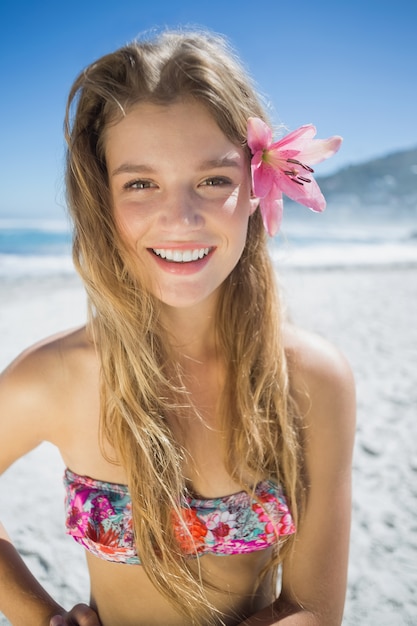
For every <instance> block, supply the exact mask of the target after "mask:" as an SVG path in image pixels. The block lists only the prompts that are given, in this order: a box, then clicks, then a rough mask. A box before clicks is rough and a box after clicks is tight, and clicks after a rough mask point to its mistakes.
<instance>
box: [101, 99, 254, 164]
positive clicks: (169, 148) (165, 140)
mask: <svg viewBox="0 0 417 626" xmlns="http://www.w3.org/2000/svg"><path fill="white" fill-rule="evenodd" d="M104 148H105V153H106V160H107V161H114V160H118V159H120V158H123V159H126V158H131V157H134V156H136V157H138V156H141V157H142V158H146V159H150V160H152V159H153V158H157V159H159V160H160V159H161V158H162V156H163V155H167V154H170V156H171V157H172V156H173V155H175V153H177V154H178V158H184V154H189V155H192V158H196V157H197V156H198V157H199V158H205V159H215V158H222V157H224V156H226V155H227V154H228V153H230V152H233V153H234V154H235V155H236V156H239V157H240V158H243V149H242V148H241V146H237V145H236V144H234V143H233V142H232V141H231V140H230V139H229V138H228V137H226V135H225V134H224V133H223V131H222V130H221V129H220V127H219V126H218V124H217V122H216V120H215V118H214V117H213V115H212V114H211V113H210V112H209V111H208V109H207V108H206V107H205V106H204V105H202V104H201V103H199V102H196V101H194V100H183V101H176V102H174V103H172V104H169V105H159V104H153V103H149V102H143V103H139V104H137V105H135V106H133V107H132V108H131V109H130V110H129V111H128V112H127V113H126V115H125V116H124V117H123V118H122V119H121V120H119V121H117V122H116V123H114V124H112V125H109V126H108V128H107V129H106V133H105V137H104Z"/></svg>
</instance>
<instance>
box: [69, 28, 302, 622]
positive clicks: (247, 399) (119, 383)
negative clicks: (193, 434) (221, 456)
mask: <svg viewBox="0 0 417 626" xmlns="http://www.w3.org/2000/svg"><path fill="white" fill-rule="evenodd" d="M184 97H187V98H194V99H196V100H197V101H198V102H200V103H202V104H203V105H204V106H206V107H207V109H208V111H209V112H210V113H211V114H212V116H213V118H214V119H215V120H216V122H217V124H218V126H219V127H220V129H221V130H222V131H223V132H224V133H225V135H226V136H227V137H228V138H229V139H230V140H231V141H232V142H233V143H235V144H236V145H240V146H243V147H244V149H245V150H246V151H247V154H248V162H249V151H248V148H247V145H246V125H247V119H248V117H250V116H258V117H261V118H263V119H265V113H264V111H263V108H262V106H261V104H260V101H259V97H258V96H257V94H256V91H255V89H254V87H253V85H252V83H251V81H250V79H249V78H248V76H247V74H246V72H245V71H244V70H243V68H242V67H241V65H240V63H239V62H238V61H237V59H236V58H235V56H234V54H233V53H232V51H231V50H230V48H229V47H228V45H227V44H226V42H225V41H224V40H223V39H222V38H220V37H217V36H214V35H213V36H212V35H208V34H202V33H181V32H167V33H163V34H161V35H160V36H159V37H157V38H156V39H155V40H152V41H142V42H135V43H132V44H131V45H127V46H125V47H123V48H121V49H119V50H117V51H116V52H114V53H112V54H109V55H107V56H104V57H102V58H101V59H99V60H98V61H96V62H95V63H93V64H91V65H90V66H89V67H88V68H87V69H86V70H85V71H83V72H82V73H81V74H80V75H79V76H78V78H77V79H76V80H75V82H74V85H73V87H72V89H71V92H70V95H69V100H68V107H67V115H66V139H67V142H68V152H67V196H68V205H69V209H70V212H71V215H72V218H73V222H74V240H73V255H74V262H75V265H76V268H77V270H78V272H79V273H80V275H81V277H82V279H83V281H84V283H85V287H86V290H87V293H88V297H89V303H90V328H91V330H92V333H93V337H94V341H95V344H96V348H97V351H98V354H99V358H100V362H101V387H100V395H101V428H102V436H103V438H104V439H103V440H108V441H111V444H112V446H113V447H114V449H115V451H116V454H117V459H118V461H119V462H121V463H122V465H123V467H124V468H125V470H126V472H127V476H128V487H129V491H130V494H131V498H132V510H133V520H134V530H135V540H136V544H137V546H138V552H139V554H140V559H141V563H142V565H143V567H144V568H145V571H146V573H147V575H148V576H149V578H150V579H151V581H152V582H153V584H154V585H155V586H156V587H157V588H158V589H159V590H160V592H162V593H163V594H164V595H165V596H166V597H167V598H168V600H169V601H170V602H171V603H172V604H173V605H174V607H175V608H176V610H177V611H179V612H180V613H182V614H184V615H185V616H187V618H188V620H191V622H192V623H196V624H197V623H198V624H201V623H205V624H209V623H218V620H219V617H218V616H217V617H216V610H215V609H214V608H213V607H212V606H211V605H210V603H209V602H208V599H207V597H206V593H205V589H206V588H207V583H205V582H204V581H203V580H202V579H201V575H200V576H199V575H196V574H195V573H193V572H192V571H191V570H190V568H189V566H188V563H187V560H186V558H185V557H184V556H183V554H182V553H181V550H180V549H179V547H178V545H177V541H176V539H175V536H174V531H173V523H172V522H173V511H174V512H176V514H177V515H178V516H180V511H179V505H180V501H181V495H182V494H183V493H184V491H185V487H186V485H185V479H184V476H183V471H182V468H183V462H184V455H185V451H184V449H183V447H182V446H181V444H180V443H179V442H178V441H176V440H175V439H174V437H173V435H172V432H171V430H170V428H169V426H168V424H167V420H166V417H167V416H168V415H174V416H175V415H179V416H181V414H182V413H183V412H184V411H190V409H191V408H192V406H191V402H190V399H189V398H188V394H187V392H186V391H185V389H184V387H183V386H182V384H181V372H180V370H179V368H178V367H177V368H176V367H175V363H173V362H172V359H171V358H170V354H169V351H168V350H167V348H166V345H167V341H166V339H167V337H166V332H165V331H164V329H163V327H162V324H161V321H160V316H159V303H158V301H157V300H156V299H155V298H153V297H152V296H151V294H150V293H149V291H148V290H147V289H146V285H145V283H141V280H140V279H139V278H138V277H137V276H136V275H135V277H133V276H132V273H131V272H130V271H129V261H128V256H129V255H128V251H127V250H126V249H125V248H124V246H123V242H122V241H121V240H120V238H119V236H118V233H117V230H116V228H115V224H114V221H113V215H112V208H111V202H110V196H109V187H108V178H107V170H106V162H105V158H104V142H105V131H106V128H107V127H108V125H109V124H113V123H115V122H117V120H119V119H121V117H122V116H123V115H125V114H126V113H127V112H128V111H129V110H130V109H131V107H133V106H134V105H135V104H137V103H139V102H150V103H156V104H169V103H172V102H174V101H176V100H178V99H179V98H184ZM281 317H282V313H281V311H280V306H279V298H278V297H277V292H276V287H275V277H274V271H273V268H272V266H271V262H270V259H269V255H268V251H267V244H266V236H265V232H264V229H263V225H262V220H261V216H260V214H259V211H256V212H255V213H254V214H253V215H252V216H251V217H250V220H249V226H248V234H247V241H246V245H245V248H244V251H243V254H242V257H241V259H240V261H239V262H238V264H237V266H236V267H235V269H234V270H233V271H232V272H231V274H230V275H229V276H228V278H227V279H226V281H225V282H224V284H223V286H222V289H221V295H220V298H219V305H218V311H217V324H216V328H217V329H218V330H217V332H218V337H217V340H218V346H217V348H218V351H219V354H220V355H221V356H222V358H223V360H224V362H225V363H226V367H227V376H226V382H225V388H224V391H223V393H222V397H221V399H220V402H219V407H218V410H219V414H220V415H221V416H222V420H223V421H222V425H223V429H224V432H225V435H226V438H227V450H228V456H227V459H225V463H226V466H227V469H228V471H229V472H230V475H231V476H232V477H233V478H234V479H235V480H236V481H237V482H239V483H240V484H241V485H242V488H243V489H246V490H248V491H251V487H252V486H249V485H247V484H246V483H245V480H244V476H245V475H247V474H248V470H249V472H250V474H251V475H254V476H258V477H265V476H268V477H271V478H275V479H276V480H278V481H279V482H280V483H281V484H282V485H283V487H284V489H285V491H286V493H287V497H288V499H289V502H290V506H291V508H292V512H293V515H294V516H295V517H296V516H297V501H298V494H299V474H300V473H299V470H298V448H299V446H298V433H297V425H296V411H295V409H294V406H293V402H292V400H291V396H290V393H289V380H288V372H287V364H286V359H285V354H284V348H283V344H282V337H281V321H282V320H281ZM186 531H187V529H184V532H186ZM281 543H282V544H283V545H282V546H281V547H280V550H279V551H278V550H277V551H276V554H275V556H274V558H273V559H272V560H271V563H270V564H269V566H268V568H275V569H276V566H277V564H278V563H279V561H280V560H281V559H282V558H283V555H284V554H285V553H286V551H287V550H288V547H289V545H290V543H291V541H289V542H286V543H285V542H281Z"/></svg>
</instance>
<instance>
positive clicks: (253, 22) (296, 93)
mask: <svg viewBox="0 0 417 626" xmlns="http://www.w3.org/2000/svg"><path fill="white" fill-rule="evenodd" d="M184 25H191V26H192V25H196V26H199V27H207V28H209V29H210V30H214V31H216V32H219V33H222V34H224V35H226V36H227V37H228V38H229V40H230V41H231V43H232V45H233V46H234V47H235V48H236V49H237V51H238V53H239V54H240V56H241V58H242V59H243V61H244V63H245V64H246V66H247V68H248V69H249V71H250V72H251V74H252V75H253V76H254V78H255V80H256V82H257V85H258V87H259V90H260V91H261V92H262V93H263V94H265V95H266V96H267V97H268V99H269V100H270V102H271V105H272V107H273V111H274V114H273V120H274V121H275V122H276V123H279V122H282V123H284V124H285V125H286V126H287V127H288V128H289V129H291V130H292V129H294V128H296V127H297V126H299V125H301V124H304V123H309V122H312V123H314V124H315V125H316V126H317V129H318V136H319V137H327V136H329V135H332V134H340V135H342V136H343V137H344V144H343V146H342V149H341V151H340V153H339V154H338V155H336V156H335V157H334V158H333V159H331V160H330V161H328V162H326V163H324V164H322V165H320V166H318V167H317V172H318V174H326V173H330V172H332V171H334V170H336V169H339V168H340V167H343V166H345V165H348V164H352V163H360V162H362V161H366V160H367V159H369V158H374V157H378V156H382V155H384V154H386V153H389V152H393V151H395V150H401V149H404V148H409V147H414V146H417V37H416V27H417V1H416V0H396V1H395V2H394V1H392V0H379V1H377V0H345V2H338V1H337V0H332V1H328V0H309V1H306V0H299V1H298V2H291V1H289V0H263V1H262V2H257V1H256V0H252V1H245V0H229V1H228V0H205V1H201V0H193V1H190V0H178V1H176V0H147V1H146V2H143V1H142V0H112V1H108V0H100V1H98V0H73V1H72V2H68V1H67V2H61V1H60V0H54V1H50V0H45V1H41V0H39V2H36V1H35V0H32V2H27V1H26V2H20V1H19V0H2V2H1V7H0V81H1V91H0V93H1V96H0V189H1V193H0V217H5V216H30V217H33V218H36V217H61V216H62V215H63V214H64V208H63V207H64V199H63V182H62V179H63V162H64V144H63V139H62V119H63V114H64V108H65V101H66V96H67V93H68V90H69V88H70V85H71V83H72V81H73V79H74V78H75V76H76V75H77V73H78V72H79V71H80V70H81V69H82V68H83V67H84V66H86V65H87V64H88V63H90V62H91V61H93V60H94V59H95V58H97V57H98V56H101V55H102V54H105V53H107V52H109V51H111V50H114V49H116V48H117V47H119V46H121V45H123V44H124V43H126V42H128V41H130V40H131V39H133V38H135V37H136V36H137V35H139V34H140V33H142V32H144V31H148V30H149V29H152V28H158V27H165V26H168V27H175V26H184Z"/></svg>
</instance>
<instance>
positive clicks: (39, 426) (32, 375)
mask: <svg viewBox="0 0 417 626" xmlns="http://www.w3.org/2000/svg"><path fill="white" fill-rule="evenodd" d="M60 372H62V354H61V350H60V346H59V343H54V342H49V343H46V344H44V345H42V346H38V347H37V348H35V349H32V350H30V351H28V352H27V353H25V354H24V355H22V356H21V357H20V358H18V359H17V360H16V361H15V362H14V363H13V364H12V365H11V366H10V367H9V368H8V369H7V370H6V371H5V372H3V373H2V374H1V375H0V441H1V446H0V473H2V472H3V471H4V470H6V469H7V468H8V467H9V466H10V465H11V464H12V463H13V462H14V461H16V460H17V459H19V458H20V457H22V456H23V455H24V454H26V453H27V452H29V451H30V450H32V449H33V448H35V447H36V446H37V445H38V444H39V443H41V442H42V441H43V440H45V439H48V438H49V435H50V434H51V423H52V422H54V423H55V424H56V423H57V415H59V412H57V410H56V409H57V407H59V406H60V401H59V397H60V396H61V400H62V385H60V379H62V376H61V374H60ZM51 416H52V417H51ZM61 426H62V425H60V424H59V423H58V426H54V427H58V428H61ZM4 479H6V477H5V478H4ZM22 497H23V495H22ZM1 506H4V503H0V508H1ZM0 612H2V613H4V615H5V616H6V617H7V618H8V620H9V622H10V623H11V624H12V625H13V626H28V625H29V624H30V626H49V625H50V620H51V619H52V618H53V616H54V615H57V614H60V615H63V616H66V617H65V619H66V620H67V621H64V622H61V623H64V624H72V625H73V626H74V625H75V624H79V625H80V626H98V625H99V623H100V622H99V620H98V618H97V616H96V614H95V613H94V612H93V611H91V609H89V608H88V607H85V606H84V607H83V606H81V605H80V606H79V607H77V609H76V610H75V611H74V610H73V611H72V612H71V614H67V613H66V612H65V610H64V609H63V607H61V606H60V605H59V604H58V603H57V602H56V601H55V600H54V599H53V598H51V596H50V595H49V594H48V593H47V592H46V590H45V589H44V588H43V587H42V586H41V585H40V583H39V582H38V581H37V580H36V579H35V578H34V576H33V575H32V574H31V572H30V571H29V569H28V567H27V566H26V564H25V562H24V561H23V559H22V558H21V557H20V555H19V554H18V552H17V550H16V549H15V547H14V546H13V544H12V542H11V540H10V538H9V536H8V534H7V532H6V530H5V529H4V527H3V526H2V525H1V524H0ZM67 615H68V618H67ZM74 616H76V619H75V617H74ZM93 618H94V619H93Z"/></svg>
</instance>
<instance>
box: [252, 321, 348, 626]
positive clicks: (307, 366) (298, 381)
mask: <svg viewBox="0 0 417 626" xmlns="http://www.w3.org/2000/svg"><path fill="white" fill-rule="evenodd" d="M288 348H289V349H288V358H289V364H290V369H291V381H292V388H293V390H294V392H295V393H296V397H297V399H298V402H299V406H300V408H301V411H302V415H303V416H304V419H305V428H304V433H303V438H304V444H303V449H304V459H305V467H306V474H307V494H306V495H307V499H306V508H305V512H304V514H303V515H302V519H301V523H300V524H299V528H298V529H297V536H296V541H295V544H294V549H293V551H292V552H291V553H290V554H289V555H288V557H287V558H286V560H285V562H284V563H283V576H282V591H281V595H280V597H279V598H278V600H277V601H276V602H275V603H274V605H273V606H270V607H267V608H266V609H264V610H263V611H261V612H260V613H258V614H256V615H254V616H252V617H251V618H250V619H248V620H246V621H245V622H243V624H244V625H245V626H252V625H253V626H255V625H256V626H273V625H275V624H279V625H282V626H284V625H285V626H292V625H293V626H310V625H311V626H339V625H340V624H341V622H342V616H343V608H344V601H345V594H346V584H347V566H348V553H349V534H350V518H351V467H352V451H353V442H354V433H355V415H356V401H355V387H354V381H353V376H352V373H351V370H350V367H349V366H348V364H347V363H346V361H345V359H344V358H343V357H342V356H341V355H340V354H339V353H338V352H337V350H335V349H334V348H333V347H332V346H330V345H329V344H327V342H325V341H323V340H321V339H320V338H318V337H314V336H310V335H308V334H306V333H301V331H298V330H291V331H290V334H289V346H288ZM242 626H243V625H242Z"/></svg>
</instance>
